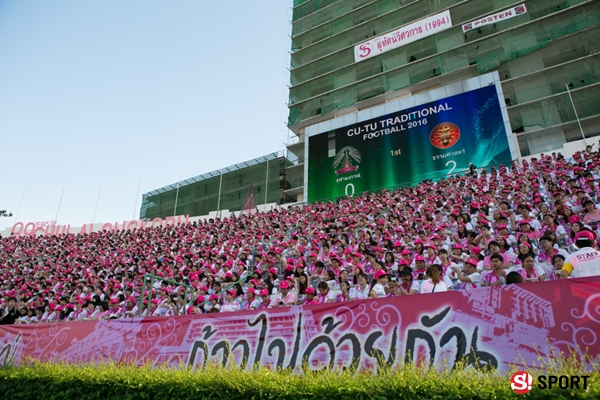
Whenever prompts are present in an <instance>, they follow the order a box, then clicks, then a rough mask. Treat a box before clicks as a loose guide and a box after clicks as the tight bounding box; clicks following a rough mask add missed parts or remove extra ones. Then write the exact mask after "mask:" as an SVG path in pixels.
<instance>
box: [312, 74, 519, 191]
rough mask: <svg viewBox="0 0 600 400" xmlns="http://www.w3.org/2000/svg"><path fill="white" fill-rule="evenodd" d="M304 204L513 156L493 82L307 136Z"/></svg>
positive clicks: (440, 175) (505, 161)
mask: <svg viewBox="0 0 600 400" xmlns="http://www.w3.org/2000/svg"><path fill="white" fill-rule="evenodd" d="M308 140H309V142H308V171H307V175H308V185H307V188H306V190H307V200H308V201H309V202H313V201H319V200H327V199H333V198H337V197H340V196H347V195H353V194H355V193H359V194H360V193H362V192H366V191H374V190H381V189H388V188H395V187H398V186H402V185H408V184H414V183H417V182H420V181H422V180H425V179H438V178H442V177H444V176H446V175H447V174H451V173H458V172H463V171H467V170H468V169H469V165H470V163H473V164H474V165H475V166H476V167H478V168H480V167H485V166H490V165H498V164H501V163H509V162H510V161H511V159H512V157H511V153H510V148H509V143H508V138H507V132H506V127H505V123H504V118H503V116H502V109H501V105H500V101H499V98H498V93H497V90H496V86H495V85H489V86H484V87H481V88H479V89H475V90H471V91H467V92H464V93H461V94H457V95H454V96H450V97H446V98H443V99H440V100H436V101H432V102H429V103H425V104H422V105H419V106H416V107H412V108H409V109H405V110H401V111H398V112H394V113H392V114H387V115H383V116H381V117H377V118H373V119H370V120H367V121H363V122H359V123H356V124H353V125H349V126H345V127H342V128H339V129H335V130H331V131H329V132H324V133H320V134H317V135H313V136H311V137H310V138H309V139H308Z"/></svg>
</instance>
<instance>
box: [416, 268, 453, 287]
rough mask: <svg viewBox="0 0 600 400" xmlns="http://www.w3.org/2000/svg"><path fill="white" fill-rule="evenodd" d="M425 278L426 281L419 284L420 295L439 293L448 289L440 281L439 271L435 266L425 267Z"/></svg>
mask: <svg viewBox="0 0 600 400" xmlns="http://www.w3.org/2000/svg"><path fill="white" fill-rule="evenodd" d="M425 276H426V277H427V280H426V281H424V282H423V283H421V290H420V292H421V293H439V292H446V291H447V290H448V287H447V286H446V284H445V283H444V282H443V281H442V277H441V276H440V271H439V269H438V268H436V267H435V266H433V265H432V266H429V267H427V271H426V272H425Z"/></svg>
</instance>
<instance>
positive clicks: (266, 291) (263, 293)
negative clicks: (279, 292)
mask: <svg viewBox="0 0 600 400" xmlns="http://www.w3.org/2000/svg"><path fill="white" fill-rule="evenodd" d="M259 295H260V296H268V295H269V291H268V290H267V289H261V290H260V292H259Z"/></svg>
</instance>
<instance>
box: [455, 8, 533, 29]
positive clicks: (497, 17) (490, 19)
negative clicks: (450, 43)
mask: <svg viewBox="0 0 600 400" xmlns="http://www.w3.org/2000/svg"><path fill="white" fill-rule="evenodd" d="M526 12H527V8H526V7H525V4H521V5H518V6H515V7H512V8H509V9H508V10H504V11H500V12H498V13H496V14H492V15H488V16H487V17H483V18H479V19H476V20H475V21H471V22H467V23H466V24H463V25H462V31H463V33H467V32H469V31H472V30H473V29H477V28H479V27H481V26H485V25H490V24H495V23H496V22H499V21H503V20H505V19H510V18H514V17H516V16H519V15H521V14H525V13H526Z"/></svg>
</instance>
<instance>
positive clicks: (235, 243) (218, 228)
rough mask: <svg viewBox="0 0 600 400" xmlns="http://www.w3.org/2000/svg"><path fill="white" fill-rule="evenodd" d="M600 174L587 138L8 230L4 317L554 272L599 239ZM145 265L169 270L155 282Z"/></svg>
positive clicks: (430, 286)
mask: <svg viewBox="0 0 600 400" xmlns="http://www.w3.org/2000/svg"><path fill="white" fill-rule="evenodd" d="M599 178H600V161H599V160H598V153H597V152H592V151H591V149H589V148H588V151H584V152H581V153H576V154H575V155H574V156H573V159H572V160H569V161H567V160H566V159H564V158H563V157H562V155H560V154H558V155H557V154H552V155H546V156H542V157H540V159H539V160H536V159H532V161H531V162H527V161H523V162H522V164H518V163H517V162H513V163H512V165H509V166H500V167H498V168H495V167H491V168H489V169H485V168H481V169H474V168H472V169H471V171H470V172H469V173H467V174H464V175H455V176H450V177H448V178H445V179H441V180H439V181H436V182H432V181H425V182H422V183H421V184H419V185H417V186H415V187H407V188H399V189H396V190H393V191H387V190H385V191H380V192H377V193H371V194H363V195H357V196H354V197H346V198H340V199H338V200H337V201H331V202H326V203H314V204H309V205H304V206H303V207H300V206H292V207H290V208H287V209H283V208H278V209H274V210H272V211H269V212H264V213H255V214H244V215H241V216H239V217H235V216H232V217H229V218H223V219H219V218H216V219H211V220H207V221H200V222H196V223H189V224H180V225H176V226H168V227H157V228H146V229H143V230H139V229H138V230H127V231H114V232H108V231H103V232H96V233H90V234H78V235H72V234H71V235H58V236H46V237H41V236H39V237H29V236H23V237H14V236H13V237H6V238H2V239H1V241H0V284H1V285H0V299H1V306H2V311H1V314H0V316H2V320H0V323H3V324H7V323H37V322H54V321H75V320H90V319H98V318H107V319H108V318H111V319H112V318H131V317H135V316H138V315H140V313H143V314H144V315H146V314H148V315H153V316H170V315H180V314H183V313H187V314H197V313H210V312H232V311H238V310H253V309H265V308H272V307H287V306H292V305H298V304H305V305H310V304H319V303H328V302H345V301H352V300H355V299H367V298H379V297H386V296H412V295H417V294H419V295H420V294H423V293H431V292H436V293H437V292H442V291H447V290H463V289H466V290H469V289H472V288H479V287H485V286H498V285H506V284H509V283H521V282H534V281H544V280H552V279H557V278H560V277H561V272H560V270H561V269H562V268H563V263H564V262H565V259H566V258H567V257H568V255H569V254H570V253H572V252H573V251H575V250H576V248H575V246H574V240H575V236H576V235H577V234H578V233H579V232H582V231H589V232H591V233H592V235H593V238H594V239H595V237H596V231H597V229H598V222H599V221H600V210H599V209H598V207H597V204H598V201H599V200H600V188H599V187H598V185H597V182H598V179H599ZM594 242H595V240H594ZM569 272H570V271H569ZM145 274H150V275H153V276H157V277H160V278H164V279H165V280H154V281H153V287H152V288H151V289H149V286H150V284H151V281H148V282H146V285H145V286H144V285H143V284H144V282H143V279H144V275H145ZM567 275H568V274H567ZM563 277H565V275H563ZM186 286H187V287H188V291H187V296H188V300H189V301H188V302H187V303H188V304H187V307H186V301H185V300H186V299H185V296H186V292H185V287H186ZM144 287H145V289H144ZM148 290H151V291H152V298H151V300H150V301H149V302H148V294H149V293H148ZM140 307H141V308H142V309H141V310H140Z"/></svg>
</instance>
